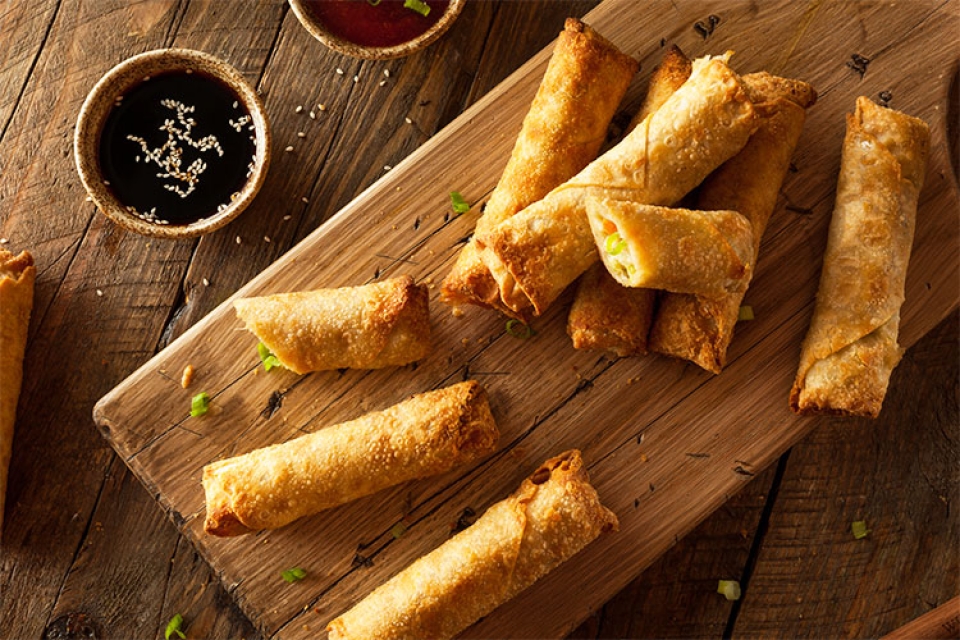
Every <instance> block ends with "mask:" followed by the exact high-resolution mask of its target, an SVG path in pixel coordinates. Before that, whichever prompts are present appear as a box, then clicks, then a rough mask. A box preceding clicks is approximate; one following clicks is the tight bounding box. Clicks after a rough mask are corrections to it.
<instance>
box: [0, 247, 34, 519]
mask: <svg viewBox="0 0 960 640" xmlns="http://www.w3.org/2000/svg"><path fill="white" fill-rule="evenodd" d="M36 276H37V269H36V267H34V266H33V256H31V255H30V253H29V252H27V251H23V252H21V253H20V255H18V256H15V255H13V254H12V253H10V252H9V251H6V250H5V249H0V533H2V531H3V510H4V505H5V503H6V500H5V496H6V495H7V471H8V470H9V468H10V453H11V451H12V449H13V427H14V422H16V419H17V400H18V399H19V397H20V383H21V382H22V381H23V355H24V352H25V351H26V346H27V330H28V328H29V326H30V311H31V310H32V309H33V283H34V280H35V279H36Z"/></svg>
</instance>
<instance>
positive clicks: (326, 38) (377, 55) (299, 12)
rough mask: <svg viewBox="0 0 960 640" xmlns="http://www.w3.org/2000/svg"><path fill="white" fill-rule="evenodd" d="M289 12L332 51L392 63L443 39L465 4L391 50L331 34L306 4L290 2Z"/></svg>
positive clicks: (459, 0)
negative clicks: (440, 38) (291, 10)
mask: <svg viewBox="0 0 960 640" xmlns="http://www.w3.org/2000/svg"><path fill="white" fill-rule="evenodd" d="M287 1H288V2H289V3H290V8H291V9H293V13H294V14H296V16H297V20H299V21H300V24H301V25H303V27H304V28H305V29H306V30H307V31H308V32H310V35H312V36H313V37H314V38H316V39H317V40H319V41H320V42H322V43H323V44H325V45H326V46H327V47H329V48H330V49H332V50H334V51H336V52H338V53H344V54H346V55H348V56H353V57H354V58H363V59H365V60H389V59H391V58H401V57H403V56H408V55H411V54H413V53H416V52H417V51H420V50H421V49H424V48H426V47H427V46H429V45H430V44H432V43H433V42H434V41H435V40H436V39H437V38H439V37H440V36H442V35H443V34H444V33H445V32H446V31H447V29H449V28H450V25H452V24H453V22H454V20H456V19H457V16H459V15H460V12H461V11H462V10H463V5H464V4H465V3H466V0H450V4H448V5H447V9H446V11H444V12H443V15H442V16H440V19H439V20H437V22H436V23H435V24H434V25H433V26H432V27H430V28H429V29H427V30H426V31H424V32H423V33H421V34H420V35H419V36H417V37H416V38H414V39H413V40H407V41H406V42H402V43H400V44H398V45H394V46H391V47H366V46H363V45H359V44H357V43H355V42H351V41H350V40H345V39H343V38H340V37H338V36H336V35H334V34H332V33H330V32H329V31H328V30H327V29H326V28H325V27H324V26H323V25H322V24H320V23H319V22H318V21H317V20H316V19H314V17H313V16H312V15H311V14H310V12H309V11H308V10H307V9H306V7H305V6H304V0H287Z"/></svg>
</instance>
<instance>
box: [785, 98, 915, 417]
mask: <svg viewBox="0 0 960 640" xmlns="http://www.w3.org/2000/svg"><path fill="white" fill-rule="evenodd" d="M929 147H930V131H929V127H928V126H927V124H926V123H925V122H923V121H922V120H920V119H918V118H914V117H912V116H908V115H906V114H903V113H900V112H899V111H894V110H892V109H887V108H884V107H880V106H878V105H876V104H874V103H873V102H871V101H870V100H869V99H868V98H865V97H860V98H857V103H856V110H855V112H854V113H853V114H848V115H847V131H846V136H845V138H844V141H843V151H842V155H841V160H840V176H839V180H838V183H837V200H836V204H835V206H834V210H833V216H832V217H831V219H830V230H829V233H828V236H827V248H826V251H825V253H824V256H823V269H822V271H821V273H820V286H819V289H818V291H817V300H816V306H815V307H814V311H813V318H812V319H811V320H810V328H809V331H808V333H807V336H806V338H805V339H804V341H803V347H802V350H801V354H800V365H799V367H798V370H797V377H796V381H795V382H794V384H793V389H792V390H791V393H790V405H791V407H792V408H793V410H794V411H796V412H797V413H800V414H815V413H827V414H834V415H853V416H869V417H876V416H877V415H879V413H880V407H881V405H882V403H883V398H884V396H885V395H886V392H887V385H888V384H889V382H890V374H891V372H892V371H893V368H894V367H895V366H896V365H897V363H898V362H899V361H900V356H901V355H902V349H901V348H900V345H899V344H898V343H897V335H898V333H899V329H900V307H901V305H902V304H903V300H904V286H905V282H906V276H907V263H908V262H909V260H910V249H911V245H912V244H913V232H914V225H915V222H916V213H917V200H918V198H919V195H920V189H921V187H922V186H923V179H924V175H925V173H926V165H927V156H928V153H929Z"/></svg>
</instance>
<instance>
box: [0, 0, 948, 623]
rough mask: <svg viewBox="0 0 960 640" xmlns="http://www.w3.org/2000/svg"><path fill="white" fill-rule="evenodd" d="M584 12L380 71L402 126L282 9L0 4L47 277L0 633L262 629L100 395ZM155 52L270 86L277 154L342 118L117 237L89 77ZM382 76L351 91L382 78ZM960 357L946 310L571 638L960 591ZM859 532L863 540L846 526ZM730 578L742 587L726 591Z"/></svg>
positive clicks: (489, 11)
mask: <svg viewBox="0 0 960 640" xmlns="http://www.w3.org/2000/svg"><path fill="white" fill-rule="evenodd" d="M595 4H596V3H595V2H590V1H579V2H574V1H569V0H564V1H562V2H559V1H552V0H536V1H534V0H531V1H527V2H483V1H473V2H469V3H468V4H467V8H466V9H465V11H464V13H463V14H462V15H461V17H460V18H459V19H458V21H457V23H456V24H455V25H454V27H453V30H452V31H451V32H450V33H449V34H447V36H446V37H445V38H444V39H443V40H441V41H440V42H438V43H437V44H435V45H434V46H432V47H430V48H428V49H427V50H426V51H424V52H422V53H420V54H417V55H415V56H413V57H412V58H410V59H407V60H406V61H403V62H402V63H400V64H397V65H395V66H394V69H396V70H397V71H395V73H393V74H392V75H391V76H390V78H389V83H390V85H391V87H390V92H389V96H390V99H391V100H395V101H397V107H398V108H397V110H396V111H393V110H361V109H360V106H361V103H360V101H357V100H352V99H351V95H350V93H351V90H352V86H351V85H352V83H336V84H334V83H327V84H325V83H324V81H323V78H324V77H325V76H328V75H329V74H332V73H333V70H334V69H335V68H336V67H338V66H344V67H347V66H349V67H351V68H353V67H355V66H356V63H355V62H354V61H351V60H347V59H343V58H341V57H340V56H338V55H335V54H333V53H331V52H329V51H327V50H326V49H324V48H323V47H322V46H321V45H320V44H319V43H313V42H312V41H311V45H310V46H309V47H308V48H307V49H306V50H304V51H303V55H302V57H300V58H299V59H298V60H297V61H296V62H295V64H294V65H293V66H292V67H291V64H290V62H289V60H284V61H283V63H282V64H281V63H280V62H278V61H277V60H276V59H275V55H274V54H275V52H276V50H277V48H278V45H279V43H282V42H283V41H284V40H285V39H289V38H293V37H298V38H300V37H302V34H301V33H300V32H299V30H300V29H301V27H300V25H299V24H298V23H297V21H296V20H295V18H294V16H293V14H292V12H291V11H290V10H289V8H288V6H287V4H286V3H285V2H283V1H281V0H263V1H261V2H257V1H254V0H233V1H231V2H226V1H223V0H209V1H201V0H192V1H191V0H144V1H141V2H130V1H124V0H86V1H83V0H7V1H6V2H0V34H2V36H0V58H2V59H3V61H4V62H3V64H2V65H0V242H2V243H4V245H5V246H6V248H8V249H11V250H13V251H19V250H21V249H29V250H31V251H32V252H33V254H34V256H35V258H36V261H37V264H38V278H37V291H36V301H35V307H34V312H33V318H32V321H31V328H30V329H31V330H30V342H29V348H28V354H27V365H26V372H25V380H24V385H23V390H22V394H21V398H20V409H19V416H18V423H17V433H16V438H15V442H14V451H13V462H12V465H11V468H10V483H9V484H10V486H9V490H8V496H7V509H6V518H5V527H4V531H3V546H2V549H0V636H2V637H11V638H41V637H42V638H76V637H84V638H93V637H96V638H100V637H111V638H114V637H115V638H134V637H141V638H147V637H160V636H162V634H163V630H164V627H165V625H166V623H167V621H168V620H169V619H170V618H171V617H173V615H174V614H176V613H180V614H182V616H183V618H184V620H185V625H184V626H185V628H186V630H187V633H188V637H190V638H201V637H210V638H227V637H245V638H253V637H257V632H256V631H255V630H254V628H253V627H252V626H251V625H250V623H249V622H248V621H247V620H246V619H245V618H244V616H243V615H242V614H241V613H240V612H239V610H238V608H237V607H236V605H235V603H234V602H233V601H232V600H231V598H230V597H229V596H228V595H227V594H226V592H225V591H224V589H223V588H222V587H221V585H220V584H219V582H218V581H217V579H216V578H215V577H214V575H213V574H212V572H211V571H210V569H209V567H208V566H207V565H206V564H205V563H204V561H203V560H201V559H200V557H199V556H198V554H197V553H196V552H195V551H194V549H193V547H192V545H191V544H190V543H189V542H188V541H187V540H186V539H185V538H182V537H181V536H180V535H179V534H178V532H177V530H176V529H175V527H174V526H172V524H171V523H170V522H168V521H167V520H166V518H165V517H164V515H163V513H162V511H161V510H160V509H159V508H158V507H157V505H156V503H155V501H154V496H151V495H149V494H148V493H147V491H145V490H144V488H143V487H142V486H141V485H140V483H139V482H138V481H137V480H136V479H135V478H134V476H133V475H132V474H131V473H130V472H129V471H128V469H127V468H126V466H125V465H124V464H123V462H122V461H121V460H120V459H119V458H118V457H117V456H116V455H115V453H114V451H113V450H112V449H111V448H110V447H109V446H108V445H107V444H106V443H105V441H104V440H103V438H102V437H101V435H100V434H99V433H98V431H97V429H96V428H95V426H94V424H93V422H92V420H91V410H92V407H93V405H94V403H95V402H96V401H97V400H98V399H99V398H100V397H101V396H103V395H104V394H105V393H106V392H108V391H109V390H110V389H111V388H113V387H114V386H115V385H116V384H117V383H118V382H120V381H121V380H122V379H124V378H125V377H126V376H127V375H128V374H130V373H131V372H132V371H134V370H135V369H136V368H137V367H138V366H140V365H141V364H142V363H143V362H144V361H146V360H147V359H148V358H149V357H150V356H152V355H153V354H154V353H156V352H157V351H158V350H160V349H162V348H163V347H164V346H165V345H167V344H168V343H169V342H170V341H171V340H173V339H174V338H176V337H177V336H179V335H180V334H182V333H183V332H184V331H185V330H186V329H187V328H189V327H191V326H192V325H193V324H195V323H196V322H197V321H198V320H199V319H200V318H202V317H203V316H204V315H205V314H206V313H208V312H209V311H210V310H212V309H213V308H214V307H216V306H217V305H218V304H219V303H220V302H221V301H222V300H224V299H225V298H226V297H227V296H229V295H230V294H232V293H233V292H234V291H236V290H237V289H238V288H239V287H240V286H241V285H242V284H244V283H245V282H247V281H248V280H249V279H250V278H252V277H253V276H255V275H256V274H257V273H259V272H260V271H261V270H263V269H264V268H265V267H266V266H268V265H269V264H270V263H272V262H273V261H274V260H276V259H277V258H278V257H280V256H281V255H283V253H284V252H286V251H287V250H288V249H289V248H291V247H292V246H293V245H294V244H296V243H297V242H298V241H300V240H301V239H303V238H304V237H305V236H306V235H308V234H309V233H310V232H311V231H313V230H314V229H315V228H317V227H318V226H319V225H321V224H322V223H323V222H324V221H325V220H326V219H327V218H329V217H330V216H331V215H332V214H334V213H335V212H337V211H338V210H339V209H340V208H341V207H342V206H343V205H345V204H346V203H347V202H349V201H350V200H351V199H352V198H353V197H354V196H356V195H357V194H358V193H359V192H361V191H362V190H363V189H364V188H366V187H367V186H369V185H370V184H371V183H373V182H374V181H375V180H377V179H378V178H379V177H380V176H381V175H382V173H383V168H384V165H391V164H394V163H396V162H398V161H399V160H401V159H402V158H403V157H405V156H406V155H407V154H409V153H410V152H411V151H413V150H414V149H415V148H417V147H418V146H419V145H420V144H422V143H423V142H424V141H426V140H427V139H428V138H429V137H430V136H431V135H432V134H433V133H435V132H437V131H438V130H439V129H441V128H442V127H443V126H444V125H445V124H446V123H448V122H449V121H450V120H452V119H453V118H454V117H455V116H456V115H458V114H459V113H461V112H462V111H463V110H464V109H465V108H466V107H467V106H469V105H470V104H472V103H473V102H475V101H476V100H477V99H478V98H480V97H481V96H483V95H484V94H485V93H486V92H488V91H489V90H490V89H492V88H493V87H494V86H495V85H496V84H497V83H499V82H500V81H501V80H502V79H504V78H505V77H506V76H507V75H508V74H509V73H510V72H511V71H513V70H514V69H515V68H517V67H518V66H519V65H520V64H521V63H523V62H524V61H525V60H527V59H528V58H529V57H530V56H532V55H533V54H534V53H536V52H537V51H539V50H540V49H541V48H543V47H544V46H545V45H547V44H548V43H549V42H550V41H551V40H552V39H553V38H554V37H555V35H556V34H557V32H558V31H559V30H560V29H561V27H562V24H563V20H564V18H565V17H567V16H570V15H576V16H579V15H583V14H584V13H586V12H587V11H588V10H589V9H591V8H592V7H593V6H594V5H595ZM167 46H178V47H187V48H194V49H200V50H204V51H207V52H210V53H213V54H215V55H217V56H220V57H222V58H225V59H226V60H228V61H229V62H231V63H232V64H233V65H235V66H236V67H237V68H238V69H239V70H240V71H241V72H242V73H243V74H244V75H245V76H246V77H247V78H248V79H249V80H251V81H252V82H253V83H255V84H256V85H257V86H258V87H260V88H261V90H262V93H263V95H264V98H265V101H266V104H267V108H268V112H269V115H270V117H271V119H272V121H273V124H274V130H275V132H276V133H277V134H278V135H277V143H276V145H275V151H276V152H279V153H282V149H283V146H284V145H285V144H286V142H284V141H283V140H284V136H287V137H289V136H295V134H296V131H297V127H298V124H297V123H298V122H299V120H298V118H300V119H302V118H303V117H304V115H303V114H297V113H296V112H295V109H296V107H297V106H298V104H302V105H304V106H305V109H309V106H310V105H311V104H313V103H314V102H315V101H316V100H317V98H316V88H317V86H318V85H321V86H323V95H324V96H326V98H325V100H326V101H327V102H328V103H329V104H330V105H331V106H333V105H335V109H336V111H335V112H331V113H326V114H324V117H325V118H327V119H328V121H327V123H326V126H324V127H322V128H321V129H320V130H319V131H320V133H318V136H319V138H318V139H315V140H313V141H312V145H313V147H312V148H314V149H316V151H317V154H316V157H314V158H312V159H311V160H309V161H308V162H305V163H304V165H303V166H302V170H300V171H296V172H283V171H276V172H273V173H271V175H270V177H269V178H268V183H267V186H266V187H265V190H264V192H263V193H262V194H261V196H260V198H259V201H258V205H257V206H255V208H254V209H253V210H251V211H250V212H247V214H245V215H243V216H241V217H240V218H239V219H238V220H237V221H235V222H234V223H232V224H231V225H229V226H228V227H227V228H225V229H223V230H221V231H218V232H215V233H213V234H211V235H209V236H206V237H204V238H203V239H200V240H197V241H180V242H171V241H158V240H150V239H147V238H143V237H140V236H136V235H133V234H130V233H127V232H124V231H122V230H120V229H119V228H117V227H116V226H114V225H113V224H112V223H111V222H109V221H107V219H106V218H105V217H103V216H102V215H100V214H99V213H97V211H96V210H95V208H94V207H93V205H92V204H91V203H89V202H88V201H86V200H85V193H84V191H83V188H82V187H81V185H80V182H79V179H78V177H77V173H76V170H75V167H74V163H73V156H72V133H73V127H74V124H75V121H76V116H77V113H78V110H79V107H80V104H81V103H82V101H83V99H84V97H85V96H86V93H87V92H88V91H89V90H90V88H91V87H92V86H93V84H94V83H95V82H96V80H97V79H98V78H99V77H100V76H101V75H102V74H103V73H104V72H105V71H107V70H108V69H109V68H110V67H112V66H113V65H115V64H117V63H118V62H120V61H121V60H123V59H125V58H127V57H129V56H131V55H133V54H136V53H140V52H142V51H146V50H149V49H155V48H159V47H167ZM371 70H372V73H376V74H377V75H376V76H373V75H372V73H371V74H370V75H369V77H368V76H366V75H365V77H363V78H361V80H360V82H379V81H380V80H381V79H383V78H384V76H382V75H379V74H380V73H381V72H380V70H379V67H378V66H377V65H376V64H373V65H371ZM374 78H375V79H374ZM954 93H956V92H954ZM297 96H299V97H297ZM414 102H415V103H417V104H416V108H417V109H418V113H419V114H420V116H419V117H418V119H417V122H416V123H415V125H414V126H411V124H409V123H407V122H405V121H404V118H403V114H404V113H405V111H406V109H408V108H410V107H411V105H413V103H414ZM306 194H309V200H308V201H302V200H301V197H303V196H305V195H306ZM287 216H289V218H287ZM238 237H239V238H243V239H244V243H245V244H238V243H237V242H236V238H238ZM958 360H960V354H958V316H957V313H956V312H954V313H952V314H951V315H950V316H949V317H948V318H947V319H945V320H944V321H943V322H941V323H940V324H939V326H937V328H936V329H935V330H933V331H931V332H930V333H928V334H927V335H926V337H924V338H923V339H922V340H921V341H920V342H919V343H917V344H916V345H914V346H913V347H912V348H911V349H910V350H909V351H908V353H907V354H906V357H905V358H904V361H903V362H902V363H901V364H900V365H899V367H898V368H897V369H896V371H895V372H894V376H893V381H892V384H891V392H890V394H889V396H888V398H887V400H886V403H885V405H884V410H883V413H882V415H881V417H880V418H879V419H878V420H876V421H867V420H837V419H824V420H821V421H820V423H819V425H818V427H817V428H816V430H814V431H813V433H812V434H811V435H810V436H809V437H808V438H806V439H805V440H804V441H802V442H801V443H800V444H798V445H797V446H795V447H794V448H793V449H791V450H790V451H789V452H788V453H787V454H785V455H784V456H783V457H782V458H781V459H780V460H779V462H778V463H777V464H776V465H774V466H773V467H771V468H768V469H767V470H766V471H764V472H763V473H760V474H758V475H757V477H756V478H755V479H754V480H753V481H752V482H750V483H749V484H748V485H747V486H746V488H745V489H744V490H743V491H741V492H740V493H739V494H737V495H736V496H734V497H733V498H732V499H731V500H730V501H729V502H727V504H726V505H724V507H722V508H721V509H720V510H719V511H717V512H715V513H714V514H713V515H712V516H710V517H709V518H708V519H707V520H706V521H704V522H703V523H702V524H701V525H700V526H699V527H698V528H697V529H695V530H694V531H693V532H692V533H691V534H689V535H688V536H686V537H685V538H683V539H681V540H679V541H678V542H677V544H676V545H675V547H674V548H673V549H672V550H670V551H669V552H668V553H667V554H666V555H664V556H663V557H662V558H661V559H660V560H659V561H658V562H657V563H656V564H654V565H653V566H651V567H649V568H648V569H647V570H646V571H644V572H643V573H642V574H640V575H639V576H638V577H637V579H636V580H635V581H634V582H633V583H632V584H631V585H630V586H628V587H627V588H626V589H624V590H623V591H621V592H620V593H619V594H618V595H617V596H616V597H614V598H613V599H612V600H611V601H610V602H609V603H608V604H607V605H606V606H605V607H603V608H602V609H601V610H599V611H596V612H595V614H594V615H593V616H591V617H590V618H589V619H587V620H586V621H584V623H583V625H582V626H581V627H580V628H578V629H577V630H575V631H574V632H573V633H572V634H571V636H570V637H571V638H600V637H602V638H647V637H651V638H653V637H717V636H729V635H736V636H775V635H776V636H787V637H794V636H813V637H838V636H845V637H846V636H855V637H874V636H878V635H882V634H884V633H887V632H890V631H892V630H894V629H895V628H897V627H899V626H901V625H903V624H905V623H907V622H909V621H910V620H912V619H914V618H916V617H918V616H920V615H921V614H923V613H925V612H927V611H929V610H930V609H932V608H934V607H935V606H937V605H938V604H941V603H943V602H946V601H947V600H949V599H950V598H952V597H953V596H955V595H956V594H957V593H958V590H960V584H958V580H957V576H958V575H960V553H958V549H960V527H958V515H957V508H956V500H957V498H958V497H960V496H958V480H960V473H958V464H957V462H958V460H960V455H958V454H960V451H958V449H960V437H958V436H960V433H958V423H960V417H958V409H957V407H958V384H957V382H958ZM855 520H866V521H867V523H868V526H869V527H870V529H871V533H870V534H869V536H868V537H867V538H865V539H862V540H856V539H854V538H853V536H852V535H850V533H849V531H850V524H851V522H853V521H855ZM720 578H725V579H736V580H739V581H740V583H741V585H742V586H743V597H742V598H741V599H740V600H739V601H737V602H728V601H727V600H725V599H724V598H723V597H722V596H720V595H718V594H717V593H716V586H717V580H718V579H720Z"/></svg>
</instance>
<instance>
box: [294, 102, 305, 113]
mask: <svg viewBox="0 0 960 640" xmlns="http://www.w3.org/2000/svg"><path fill="white" fill-rule="evenodd" d="M294 111H296V112H297V113H300V112H301V111H303V105H302V104H298V105H297V108H296V109H294Z"/></svg>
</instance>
